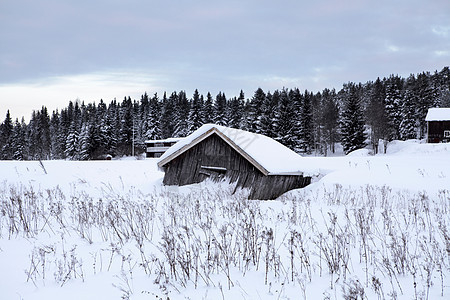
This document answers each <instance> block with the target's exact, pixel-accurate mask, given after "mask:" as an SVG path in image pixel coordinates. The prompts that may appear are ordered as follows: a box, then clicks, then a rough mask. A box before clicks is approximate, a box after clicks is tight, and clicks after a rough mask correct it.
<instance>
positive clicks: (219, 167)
mask: <svg viewBox="0 0 450 300" xmlns="http://www.w3.org/2000/svg"><path fill="white" fill-rule="evenodd" d="M301 159H302V158H301V157H300V156H299V155H298V154H297V153H295V152H294V151H292V150H290V149H288V148H287V147H285V146H283V145H282V144H280V143H278V142H277V141H275V140H273V139H271V138H269V137H267V136H264V135H260V134H255V133H251V132H247V131H243V130H239V129H233V128H228V127H223V126H218V125H214V124H206V125H203V126H202V127H200V128H199V129H198V130H196V131H195V132H193V133H192V134H191V135H189V136H188V137H186V138H184V139H183V140H181V141H179V142H178V143H176V144H175V145H174V146H172V147H171V148H170V149H169V150H167V151H166V152H165V153H164V154H163V155H162V156H161V158H160V160H159V162H158V167H160V168H162V169H163V170H164V171H165V175H164V180H163V183H164V184H165V185H186V184H192V183H199V182H201V181H203V180H205V179H207V178H211V179H213V180H224V179H227V180H229V181H230V182H235V183H236V187H242V188H248V189H249V190H250V194H249V199H275V198H277V197H278V196H280V195H281V194H283V193H285V192H287V191H289V190H292V189H296V188H301V187H304V186H306V185H308V184H309V183H310V182H311V177H304V176H303V172H301V171H300V169H299V168H300V167H301Z"/></svg>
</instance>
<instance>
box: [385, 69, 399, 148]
mask: <svg viewBox="0 0 450 300" xmlns="http://www.w3.org/2000/svg"><path fill="white" fill-rule="evenodd" d="M402 85H403V83H402V81H401V79H400V77H398V76H395V77H394V76H391V77H389V79H388V80H387V83H386V98H385V106H386V117H387V122H388V128H389V130H388V132H387V139H388V140H389V141H392V140H394V139H398V138H399V137H400V133H399V130H400V122H401V115H400V105H401V100H402V94H401V90H402V88H403V86H402Z"/></svg>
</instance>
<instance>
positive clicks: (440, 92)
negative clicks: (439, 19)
mask: <svg viewBox="0 0 450 300" xmlns="http://www.w3.org/2000/svg"><path fill="white" fill-rule="evenodd" d="M247 96H248V95H247ZM430 107H450V69H449V67H444V68H443V69H442V70H441V71H436V72H434V73H429V72H423V73H420V74H417V75H414V74H411V75H410V76H409V77H408V78H402V77H400V76H397V75H391V76H390V77H388V78H383V79H380V78H378V79H376V80H375V81H369V82H366V83H364V84H363V83H352V82H349V83H346V84H344V85H343V87H342V88H341V90H339V91H336V90H335V89H332V90H330V89H324V90H323V91H322V92H318V93H312V92H310V91H308V90H304V91H303V90H300V89H298V88H294V89H286V88H283V89H281V90H275V91H264V90H262V89H261V88H258V89H257V90H256V91H255V92H254V93H253V95H250V96H249V97H246V95H245V94H244V92H243V91H242V90H241V92H240V94H239V96H238V97H232V98H227V96H226V95H225V94H224V93H222V92H219V93H218V94H217V95H215V96H214V95H211V94H210V93H207V94H206V95H203V94H200V93H199V92H198V90H195V92H194V94H193V95H192V96H190V95H186V92H184V91H179V92H176V91H174V92H172V93H170V94H169V93H164V94H163V95H158V94H154V95H148V94H147V93H144V94H143V95H142V96H141V99H139V100H136V99H131V98H130V97H125V98H124V99H123V100H122V101H118V100H116V99H114V100H112V101H110V102H109V103H107V102H105V101H103V100H100V101H99V102H98V103H87V104H86V103H84V102H82V101H80V100H75V101H70V102H69V103H68V106H67V107H66V108H64V109H62V110H60V111H58V110H57V111H53V112H51V113H50V112H49V111H48V110H47V108H46V107H45V106H42V108H41V109H40V110H37V111H33V112H32V114H31V118H30V121H29V122H28V124H27V123H26V122H25V119H24V118H22V119H21V120H19V119H15V120H13V119H12V118H11V115H10V113H9V111H7V113H6V118H5V119H4V121H3V122H2V123H1V124H0V159H2V160H41V159H46V160H47V159H67V160H92V159H103V158H105V157H106V155H112V156H124V155H132V154H135V155H138V154H142V153H144V152H145V141H146V140H152V139H164V138H168V137H184V136H186V135H188V134H190V133H191V132H193V131H194V130H196V129H197V128H199V127H200V126H201V125H202V124H205V123H216V124H219V125H224V126H228V127H233V128H240V129H244V130H247V131H251V132H256V133H261V134H264V135H266V136H269V137H272V138H274V139H275V140H277V141H279V142H280V143H282V144H284V145H286V146H287V147H289V148H291V149H293V150H294V151H296V152H298V153H305V154H316V155H325V156H326V155H329V154H330V153H332V152H334V151H335V145H336V144H337V143H340V144H341V145H342V147H343V150H344V152H345V153H349V152H351V151H353V150H356V149H360V148H363V147H367V146H368V147H371V148H372V149H373V153H377V151H379V150H378V149H383V145H384V147H385V146H386V144H387V142H389V141H392V140H407V139H422V138H424V137H425V136H426V122H425V116H426V113H427V110H428V108H430ZM384 149H385V148H384Z"/></svg>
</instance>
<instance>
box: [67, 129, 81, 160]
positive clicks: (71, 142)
mask: <svg viewBox="0 0 450 300" xmlns="http://www.w3.org/2000/svg"><path fill="white" fill-rule="evenodd" d="M78 142H79V133H78V131H77V125H76V122H75V121H72V125H71V126H70V129H69V134H68V135H67V138H66V146H65V151H64V154H65V156H66V158H67V159H69V160H77V159H78V158H79V152H80V147H79V144H78Z"/></svg>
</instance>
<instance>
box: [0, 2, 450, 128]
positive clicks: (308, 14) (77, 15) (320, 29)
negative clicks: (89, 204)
mask: <svg viewBox="0 0 450 300" xmlns="http://www.w3.org/2000/svg"><path fill="white" fill-rule="evenodd" d="M449 64H450V1H448V0H376V1H374V0H368V1H365V0H307V1H304V0H278V1H274V0H271V1H266V0H254V1H253V0H238V1H234V0H227V1H215V0H208V1H206V0H205V1H204V0H200V1H192V0H191V1H188V0H164V1H163V0H161V1H153V0H39V1H37V0H0V121H3V120H4V116H5V115H6V111H7V109H10V111H11V114H12V117H13V118H16V117H19V118H20V117H21V116H25V117H26V118H27V119H28V118H29V117H30V115H31V112H32V110H33V109H39V108H40V107H41V106H42V105H46V106H47V107H48V108H49V110H50V111H52V110H54V109H56V108H59V109H61V108H64V107H66V106H67V104H68V101H69V100H76V99H80V100H84V101H85V102H94V101H95V102H96V103H98V101H99V100H100V99H101V98H102V99H103V100H104V101H106V102H107V103H108V102H109V101H111V100H112V99H114V98H117V99H118V100H122V99H123V97H124V96H128V95H129V96H131V97H132V98H133V99H140V95H141V94H143V93H144V92H147V93H148V94H153V93H155V92H158V93H159V94H161V93H162V92H163V91H168V92H172V91H174V90H176V91H179V90H185V91H186V93H187V94H188V96H191V95H192V93H193V91H194V89H196V88H197V89H199V91H200V93H203V94H206V93H207V92H208V91H209V92H211V94H212V95H213V96H215V95H216V94H217V93H218V92H219V91H223V92H225V93H226V95H227V96H228V97H233V96H238V95H239V91H240V89H243V90H244V92H245V94H246V97H249V98H250V97H251V96H252V95H253V93H254V91H255V90H256V89H257V88H258V87H261V88H263V89H264V90H265V91H267V90H271V91H273V90H275V89H281V88H283V87H287V88H292V87H298V88H300V89H301V90H304V89H308V90H311V91H314V92H316V91H321V90H323V89H324V88H336V89H340V88H341V87H342V84H343V83H345V82H348V81H353V82H366V81H368V80H375V79H376V78H377V77H381V78H382V77H386V76H389V75H390V74H398V75H401V76H404V77H407V76H408V75H409V74H411V73H414V74H416V73H419V72H422V71H431V72H433V71H435V70H438V71H440V70H441V69H442V68H443V67H444V66H448V65H449Z"/></svg>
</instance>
